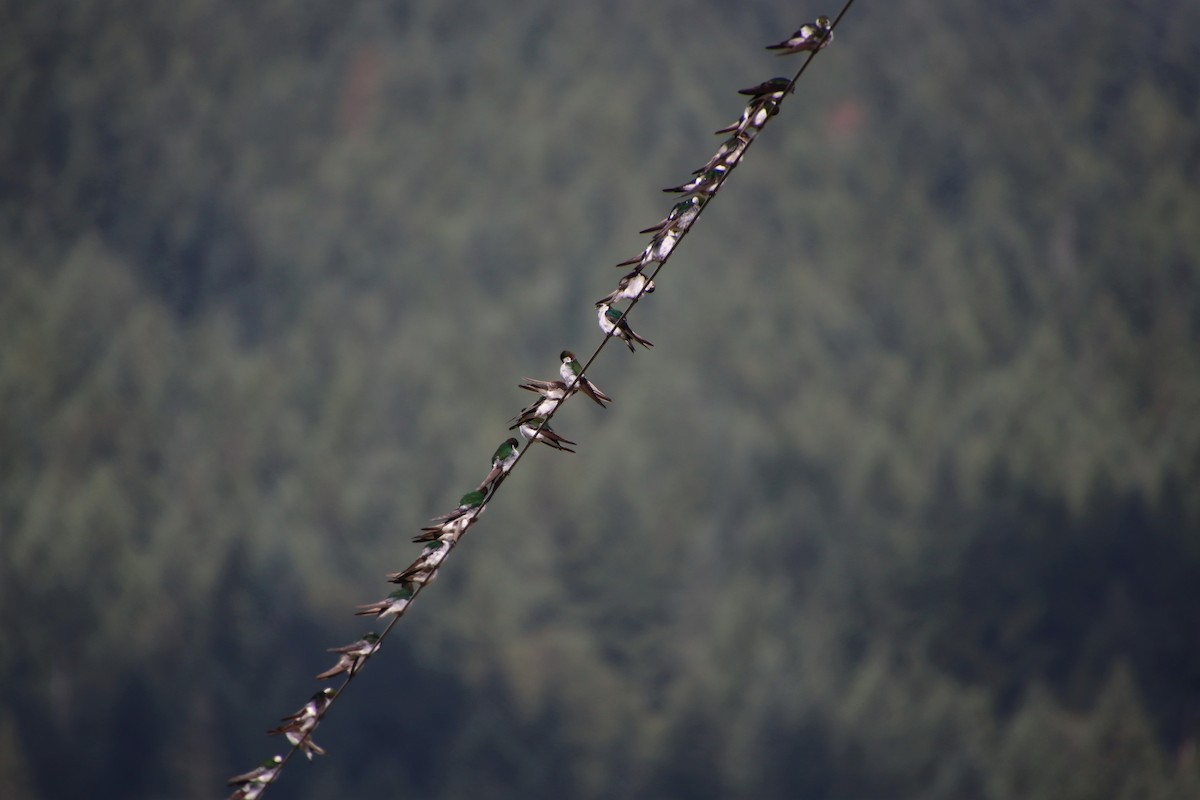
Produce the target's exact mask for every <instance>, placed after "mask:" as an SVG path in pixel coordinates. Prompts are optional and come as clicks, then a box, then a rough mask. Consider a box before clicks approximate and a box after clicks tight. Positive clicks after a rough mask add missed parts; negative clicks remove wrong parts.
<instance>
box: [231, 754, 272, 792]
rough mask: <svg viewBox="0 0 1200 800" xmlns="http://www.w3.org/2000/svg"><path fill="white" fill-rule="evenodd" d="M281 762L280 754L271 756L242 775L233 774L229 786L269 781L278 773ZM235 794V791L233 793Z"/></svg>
mask: <svg viewBox="0 0 1200 800" xmlns="http://www.w3.org/2000/svg"><path fill="white" fill-rule="evenodd" d="M282 763H283V757H282V756H277V755H276V756H271V757H270V758H268V759H267V760H266V761H264V762H263V763H262V764H261V765H260V766H257V767H255V768H254V769H252V770H250V771H249V772H246V773H243V774H242V775H234V776H233V777H232V778H230V779H229V785H230V786H245V785H247V784H253V783H270V782H271V781H273V780H275V776H276V775H277V774H278V773H279V765H280V764H282ZM235 794H236V793H235Z"/></svg>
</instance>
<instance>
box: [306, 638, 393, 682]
mask: <svg viewBox="0 0 1200 800" xmlns="http://www.w3.org/2000/svg"><path fill="white" fill-rule="evenodd" d="M377 649H379V634H377V633H375V632H374V631H369V632H368V633H366V634H364V635H363V637H362V638H361V639H359V640H358V641H357V642H354V643H353V644H348V645H344V646H342V647H331V648H329V650H328V652H330V653H337V654H338V661H337V663H336V664H334V665H333V666H332V667H330V668H329V669H327V670H325V671H324V672H322V673H321V674H320V675H318V676H317V680H319V681H323V680H325V679H327V678H332V677H333V676H334V675H339V674H341V673H343V672H344V673H346V674H347V675H353V674H354V673H356V672H358V671H359V670H360V669H362V665H363V664H365V663H366V661H367V659H368V658H370V657H371V655H372V654H373V653H374V652H375V651H376V650H377Z"/></svg>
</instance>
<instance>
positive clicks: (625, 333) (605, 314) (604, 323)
mask: <svg viewBox="0 0 1200 800" xmlns="http://www.w3.org/2000/svg"><path fill="white" fill-rule="evenodd" d="M598 308H599V311H598V313H597V314H596V317H597V318H598V319H599V320H600V330H602V331H604V332H605V333H611V334H612V335H613V336H616V337H617V338H619V339H621V340H622V341H624V342H625V344H626V345H627V346H628V347H629V352H631V353H633V352H636V351H635V349H634V347H633V343H634V342H637V343H638V344H640V345H641V346H642V347H654V344H653V343H652V342H651V341H650V340H649V339H645V338H643V337H641V336H638V335H637V334H636V333H634V332H633V329H632V328H630V327H629V323H628V322H626V321H625V318H624V317H623V316H621V312H620V311H617V310H616V309H615V308H609V307H608V306H607V305H602V306H598Z"/></svg>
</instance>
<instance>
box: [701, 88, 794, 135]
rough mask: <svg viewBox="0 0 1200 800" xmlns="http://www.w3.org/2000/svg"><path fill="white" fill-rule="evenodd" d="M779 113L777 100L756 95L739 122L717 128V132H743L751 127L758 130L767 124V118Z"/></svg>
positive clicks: (743, 111) (744, 110)
mask: <svg viewBox="0 0 1200 800" xmlns="http://www.w3.org/2000/svg"><path fill="white" fill-rule="evenodd" d="M760 101H762V102H760ZM778 113H779V104H778V103H777V102H775V101H774V100H768V99H765V98H762V97H756V98H755V99H754V100H753V101H751V103H750V105H748V106H746V108H745V109H743V110H742V116H741V117H739V118H738V120H737V122H732V123H730V124H728V125H726V126H725V127H724V128H721V129H720V130H717V131H716V133H718V134H720V133H734V134H741V133H744V132H745V131H746V130H747V129H750V128H752V129H754V130H757V129H759V128H761V127H762V126H763V125H765V124H767V120H768V119H770V118H771V117H773V116H774V115H776V114H778Z"/></svg>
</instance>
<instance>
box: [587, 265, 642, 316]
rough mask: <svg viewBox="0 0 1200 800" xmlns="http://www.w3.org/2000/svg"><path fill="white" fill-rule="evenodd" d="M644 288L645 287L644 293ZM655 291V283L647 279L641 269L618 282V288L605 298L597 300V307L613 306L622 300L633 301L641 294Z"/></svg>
mask: <svg viewBox="0 0 1200 800" xmlns="http://www.w3.org/2000/svg"><path fill="white" fill-rule="evenodd" d="M643 287H645V290H644V291H643ZM653 291H654V281H652V280H650V279H649V278H647V277H646V275H645V274H644V273H643V272H642V271H641V270H640V269H635V270H634V271H633V272H631V273H629V274H628V275H626V276H624V277H622V278H621V280H619V281H617V288H616V289H615V290H614V291H613V292H611V293H609V294H608V295H606V296H605V297H602V298H600V299H599V300H597V301H596V306H597V307H599V306H603V305H612V304H613V303H616V302H618V301H620V300H632V299H633V298H635V297H637V296H638V295H639V294H650V293H651V292H653Z"/></svg>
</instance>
